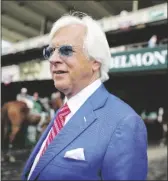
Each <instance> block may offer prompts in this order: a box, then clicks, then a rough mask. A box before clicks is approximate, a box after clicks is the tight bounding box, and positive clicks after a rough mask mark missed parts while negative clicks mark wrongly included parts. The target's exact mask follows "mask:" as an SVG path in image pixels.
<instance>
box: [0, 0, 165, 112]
mask: <svg viewBox="0 0 168 181" xmlns="http://www.w3.org/2000/svg"><path fill="white" fill-rule="evenodd" d="M70 2H71V3H70ZM72 2H73V3H75V2H74V1H64V2H60V1H59V2H53V1H46V2H40V1H36V2H34V1H25V2H21V1H17V2H16V1H10V2H8V1H3V2H2V38H3V39H5V40H9V41H12V42H13V43H14V44H13V45H12V46H11V47H8V48H5V49H3V50H2V57H1V59H2V61H1V65H2V83H1V88H2V101H1V103H2V104H3V103H4V102H6V101H9V100H13V99H15V97H16V94H17V93H18V92H19V91H20V88H21V87H22V86H25V87H27V88H28V92H29V93H30V94H32V93H33V92H35V91H38V92H39V93H40V95H41V96H42V97H44V96H50V95H51V93H52V92H54V91H55V88H54V85H53V82H52V80H51V76H50V74H49V69H48V64H47V62H46V61H45V60H43V57H42V49H43V48H44V47H45V46H46V45H47V33H48V32H49V30H50V28H51V25H52V22H54V20H55V19H56V18H58V17H60V16H61V15H62V14H63V13H65V12H68V11H70V10H71V11H72V10H80V11H84V10H85V12H86V13H88V14H90V15H92V16H93V17H95V18H96V19H97V21H98V23H99V24H100V26H101V27H102V28H103V30H104V31H105V33H106V36H107V39H108V42H109V45H110V47H111V53H112V64H111V70H110V80H109V81H107V82H106V83H105V86H106V87H107V88H108V90H109V91H110V92H112V93H114V94H115V95H117V96H119V97H121V98H122V99H124V100H125V101H126V102H128V103H129V104H130V105H131V106H132V107H134V108H135V110H136V111H137V112H138V113H141V112H142V110H144V109H148V110H156V109H158V108H159V107H167V106H168V105H167V101H166V98H167V100H168V97H167V92H166V90H168V59H167V47H166V46H167V27H168V25H167V3H165V1H160V2H159V4H157V3H155V4H154V3H153V2H151V1H149V2H150V3H146V4H145V3H142V2H141V3H139V4H138V7H136V3H133V4H132V3H131V2H125V1H123V3H122V6H120V3H119V2H117V1H114V2H113V1H110V2H109V1H106V2H105V1H98V2H96V1H87V3H86V7H85V9H82V7H83V6H82V3H83V1H80V3H75V4H73V3H72ZM40 3H42V4H43V6H44V5H45V8H43V12H42V8H41V6H40ZM53 3H55V4H53ZM89 3H92V6H91V4H89ZM42 4H41V5H42ZM72 5H73V6H72ZM52 6H53V8H52ZM90 7H92V8H90ZM47 8H48V9H47ZM54 8H56V10H58V11H57V12H55V11H54ZM123 10H124V11H123ZM16 12H17V13H16ZM23 12H25V14H24V15H23V17H22V13H23ZM31 14H32V16H33V17H34V19H32V20H31V21H29V20H30V18H31ZM46 17H47V18H46ZM21 18H22V19H21ZM40 20H41V21H40ZM28 21H29V23H28ZM21 22H24V23H21ZM41 22H42V23H41ZM42 25H43V26H42ZM11 35H12V36H11ZM153 35H156V36H157V42H156V44H155V46H154V47H152V48H151V47H149V40H150V38H151V37H152V36H153ZM6 82H8V83H9V84H7V83H6ZM161 87H162V88H161ZM9 90H12V91H11V92H10V94H8V93H7V92H9Z"/></svg>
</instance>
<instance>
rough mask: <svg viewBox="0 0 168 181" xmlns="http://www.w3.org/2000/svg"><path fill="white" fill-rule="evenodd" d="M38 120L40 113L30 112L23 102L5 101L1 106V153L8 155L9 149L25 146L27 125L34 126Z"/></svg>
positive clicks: (39, 119) (48, 118)
mask: <svg viewBox="0 0 168 181" xmlns="http://www.w3.org/2000/svg"><path fill="white" fill-rule="evenodd" d="M43 120H44V119H43ZM49 120H50V117H49V116H48V117H47V122H49ZM40 121H41V115H40V114H32V113H31V110H30V108H29V107H28V106H27V104H26V103H25V102H23V101H10V102H7V103H5V104H4V105H3V106H2V108H1V140H2V151H3V153H5V152H6V153H7V155H8V153H10V151H11V149H22V148H26V139H27V129H28V126H29V125H34V126H36V125H38V124H39V123H40ZM43 122H45V121H43ZM10 158H12V157H10ZM12 160H13V161H14V158H12Z"/></svg>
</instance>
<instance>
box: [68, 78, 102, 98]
mask: <svg viewBox="0 0 168 181" xmlns="http://www.w3.org/2000/svg"><path fill="white" fill-rule="evenodd" d="M98 79H99V78H97V79H95V80H92V81H90V82H89V84H86V85H85V86H83V87H81V88H80V89H77V90H76V91H75V92H73V93H70V94H67V95H66V98H67V99H70V98H72V97H73V96H75V95H76V94H78V93H79V92H81V91H82V90H83V89H85V88H86V87H88V86H89V85H91V84H92V83H94V82H95V81H96V80H98Z"/></svg>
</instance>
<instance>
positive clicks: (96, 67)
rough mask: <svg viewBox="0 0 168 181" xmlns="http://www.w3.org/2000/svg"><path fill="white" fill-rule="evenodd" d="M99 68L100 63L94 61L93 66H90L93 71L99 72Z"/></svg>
mask: <svg viewBox="0 0 168 181" xmlns="http://www.w3.org/2000/svg"><path fill="white" fill-rule="evenodd" d="M100 67H101V63H100V62H98V61H96V60H93V64H92V69H93V71H97V70H100Z"/></svg>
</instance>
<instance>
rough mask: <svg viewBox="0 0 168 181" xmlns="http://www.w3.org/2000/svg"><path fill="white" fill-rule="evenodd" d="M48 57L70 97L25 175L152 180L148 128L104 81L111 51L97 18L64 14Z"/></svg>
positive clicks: (52, 35) (56, 82) (60, 85)
mask: <svg viewBox="0 0 168 181" xmlns="http://www.w3.org/2000/svg"><path fill="white" fill-rule="evenodd" d="M44 56H45V57H46V58H47V59H48V60H49V63H50V71H51V74H52V79H53V81H54V85H55V87H56V89H57V90H59V91H60V92H62V93H63V94H64V95H65V96H66V99H65V102H64V105H63V106H62V107H61V108H60V109H59V110H58V111H57V112H56V114H55V116H54V118H53V119H52V120H51V122H50V124H49V125H48V127H47V128H46V130H45V132H44V133H43V135H42V136H41V138H40V140H39V142H38V143H37V145H36V146H35V148H34V150H33V152H32V153H31V155H30V157H29V159H28V161H27V163H26V165H25V167H24V170H23V173H22V180H146V178H147V170H148V159H147V131H146V127H145V124H144V122H143V120H142V119H141V117H140V116H139V115H138V114H137V113H136V112H135V111H134V110H133V108H131V107H130V106H129V105H128V104H127V103H125V102H124V101H122V100H121V99H119V98H118V97H116V96H115V95H113V94H111V93H109V92H108V91H107V89H106V88H105V86H104V85H103V83H104V82H105V81H107V80H108V79H109V76H108V71H109V69H110V61H111V54H110V48H109V45H108V42H107V39H106V36H105V33H104V32H103V31H102V29H101V28H100V26H99V25H98V24H97V22H96V21H95V20H93V18H91V17H90V16H87V15H86V14H81V13H80V14H79V13H77V14H71V15H65V16H63V17H61V18H60V19H58V20H57V21H56V22H55V23H54V24H53V27H52V29H51V32H50V34H49V46H48V47H47V48H45V49H44Z"/></svg>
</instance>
